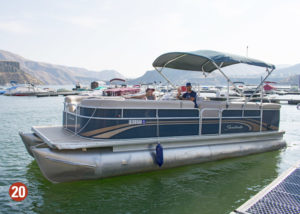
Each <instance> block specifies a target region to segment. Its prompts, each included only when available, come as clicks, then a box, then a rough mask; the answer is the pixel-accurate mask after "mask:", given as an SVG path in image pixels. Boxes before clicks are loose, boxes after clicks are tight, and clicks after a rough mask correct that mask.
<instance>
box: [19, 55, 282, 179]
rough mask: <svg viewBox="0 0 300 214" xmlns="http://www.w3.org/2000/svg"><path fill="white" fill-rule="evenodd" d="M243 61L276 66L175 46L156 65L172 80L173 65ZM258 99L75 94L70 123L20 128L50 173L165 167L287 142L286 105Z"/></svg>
mask: <svg viewBox="0 0 300 214" xmlns="http://www.w3.org/2000/svg"><path fill="white" fill-rule="evenodd" d="M237 63H246V64H251V65H257V66H262V67H266V68H267V69H270V70H269V72H268V75H267V76H266V77H265V79H266V78H267V77H268V76H269V75H270V74H271V73H272V71H273V70H274V69H275V66H274V65H272V64H267V63H264V62H262V61H258V60H254V59H249V58H245V57H239V56H236V55H230V54H223V53H220V52H215V51H196V52H173V53H167V54H163V55H161V56H160V57H158V58H157V59H156V60H155V61H154V63H153V66H154V67H155V69H156V70H157V71H158V72H159V73H160V74H161V75H162V76H163V77H164V78H166V80H167V81H168V82H169V84H171V85H172V83H171V82H170V81H169V80H168V79H167V77H166V76H165V75H164V74H163V73H162V71H163V68H165V67H168V68H175V69H182V70H193V71H196V72H197V71H198V72H199V71H200V72H212V71H214V70H219V71H220V72H221V73H222V74H223V75H224V76H225V78H226V79H227V76H226V75H225V74H224V73H223V71H222V68H223V67H225V66H229V65H232V64H237ZM265 79H264V80H265ZM264 80H263V81H264ZM263 81H262V82H263ZM228 82H230V80H228ZM260 86H261V85H259V86H258V87H257V89H259V88H260ZM250 99H251V97H249V98H245V101H244V102H233V101H231V100H229V98H227V100H226V101H209V100H208V101H206V100H202V101H201V102H200V103H199V104H200V105H199V108H195V107H194V103H193V102H192V101H188V100H157V101H154V100H133V99H130V100H126V99H124V98H122V97H104V96H101V97H83V96H69V97H66V98H65V103H64V111H63V125H62V126H61V125H59V126H44V127H32V131H33V133H20V135H21V137H22V140H23V142H24V144H25V146H26V148H27V150H28V152H29V154H31V155H32V156H33V157H34V158H35V160H36V161H37V163H38V165H39V167H40V169H41V171H42V173H43V175H44V176H45V177H46V178H47V179H48V180H50V181H51V182H54V183H57V182H67V181H75V180H84V179H99V178H105V177H111V176H118V175H124V174H130V173H139V172H145V171H152V170H161V169H167V168H171V167H178V166H183V165H188V164H196V163H201V162H207V161H213V160H219V159H224V158H232V157H239V156H244V155H249V154H254V153H261V152H266V151H271V150H276V149H280V148H282V147H284V146H285V145H286V143H285V141H284V140H283V135H284V131H279V121H280V107H281V106H280V105H279V104H272V103H262V102H261V103H251V102H249V100H250Z"/></svg>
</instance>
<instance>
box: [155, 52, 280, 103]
mask: <svg viewBox="0 0 300 214" xmlns="http://www.w3.org/2000/svg"><path fill="white" fill-rule="evenodd" d="M238 63H244V64H248V65H254V66H259V67H265V68H266V69H267V72H268V74H267V75H266V77H265V78H263V80H262V81H261V83H260V84H259V85H258V86H257V88H256V90H255V92H254V93H253V94H255V93H256V92H257V91H258V89H259V88H260V87H261V85H262V84H263V82H264V81H265V80H266V79H267V78H268V77H269V76H270V74H271V73H272V72H273V71H274V69H275V65H272V64H269V63H265V62H263V61H260V60H257V59H251V58H247V57H243V56H238V55H233V54H227V53H222V52H217V51H211V50H199V51H193V52H170V53H166V54H163V55H161V56H159V57H158V58H156V59H155V61H154V62H153V64H152V65H153V67H154V68H155V70H156V71H158V73H159V74H160V75H162V77H163V78H164V79H166V80H167V82H169V83H170V84H171V85H172V86H173V87H175V85H174V84H173V83H172V82H171V81H170V80H169V79H168V78H167V77H166V76H165V75H164V74H163V73H162V71H163V69H164V68H173V69H179V70H189V71H197V72H203V73H211V72H213V71H214V70H219V71H220V73H221V74H222V75H223V76H224V77H225V78H226V79H227V81H228V82H229V83H231V84H232V85H233V87H234V88H235V89H236V90H237V91H238V92H239V93H240V94H241V95H243V92H242V91H240V89H239V88H237V87H236V85H235V84H233V82H232V81H231V80H230V79H229V78H228V76H227V75H226V74H225V73H224V72H223V71H222V68H223V67H226V66H229V65H234V64H238ZM158 68H160V69H158ZM243 96H244V95H243ZM252 96H253V95H252ZM252 96H251V97H249V98H248V99H245V101H246V102H248V101H249V100H250V99H251V98H252ZM244 97H245V96H244Z"/></svg>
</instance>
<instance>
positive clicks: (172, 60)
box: [154, 54, 187, 88]
mask: <svg viewBox="0 0 300 214" xmlns="http://www.w3.org/2000/svg"><path fill="white" fill-rule="evenodd" d="M186 55H187V54H182V55H180V56H178V57H175V58H174V59H171V60H169V61H168V62H166V63H165V64H164V66H163V67H162V68H161V69H160V70H158V69H157V68H156V67H154V69H155V70H156V71H157V72H158V73H159V74H160V75H161V76H162V77H163V78H164V79H165V80H166V81H167V82H168V83H169V84H170V85H172V86H173V87H174V88H176V86H175V85H174V84H173V83H172V82H171V81H170V80H169V79H168V78H167V77H166V76H165V75H164V74H163V73H162V70H163V69H164V68H165V67H166V66H167V65H168V64H169V63H171V62H174V61H175V60H177V59H180V58H181V57H184V56H186Z"/></svg>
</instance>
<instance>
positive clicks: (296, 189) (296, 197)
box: [232, 163, 300, 214]
mask: <svg viewBox="0 0 300 214" xmlns="http://www.w3.org/2000/svg"><path fill="white" fill-rule="evenodd" d="M267 213H268V214H271V213H272V214H273V213H274V214H275V213H276V214H286V213H292V214H293V213H295V214H299V213H300V163H298V164H297V165H296V166H294V167H291V168H290V169H289V170H287V171H286V172H284V173H283V174H282V175H280V176H279V177H278V178H277V179H275V180H274V181H273V182H272V183H271V184H269V185H268V186H267V187H266V188H264V189H263V190H262V191H260V192H259V193H258V194H257V195H255V196H254V197H253V198H251V199H250V200H249V201H247V202H246V203H245V204H243V205H242V206H240V207H239V208H238V209H236V210H235V211H234V212H232V214H267Z"/></svg>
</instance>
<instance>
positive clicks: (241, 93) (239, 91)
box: [211, 61, 246, 99]
mask: <svg viewBox="0 0 300 214" xmlns="http://www.w3.org/2000/svg"><path fill="white" fill-rule="evenodd" d="M211 62H212V63H213V64H214V66H216V68H217V69H218V70H219V71H220V73H221V74H222V75H223V76H224V77H225V78H226V79H227V81H228V82H229V83H231V85H232V86H233V87H234V88H235V90H237V92H238V93H239V94H240V95H242V96H243V97H244V98H245V99H246V97H245V95H244V93H243V92H242V91H241V90H240V89H239V88H238V87H236V85H235V84H234V83H233V82H232V81H231V80H230V79H229V77H227V75H226V74H225V73H224V72H223V71H222V69H221V68H220V67H219V66H218V65H217V63H215V62H214V61H211Z"/></svg>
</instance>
